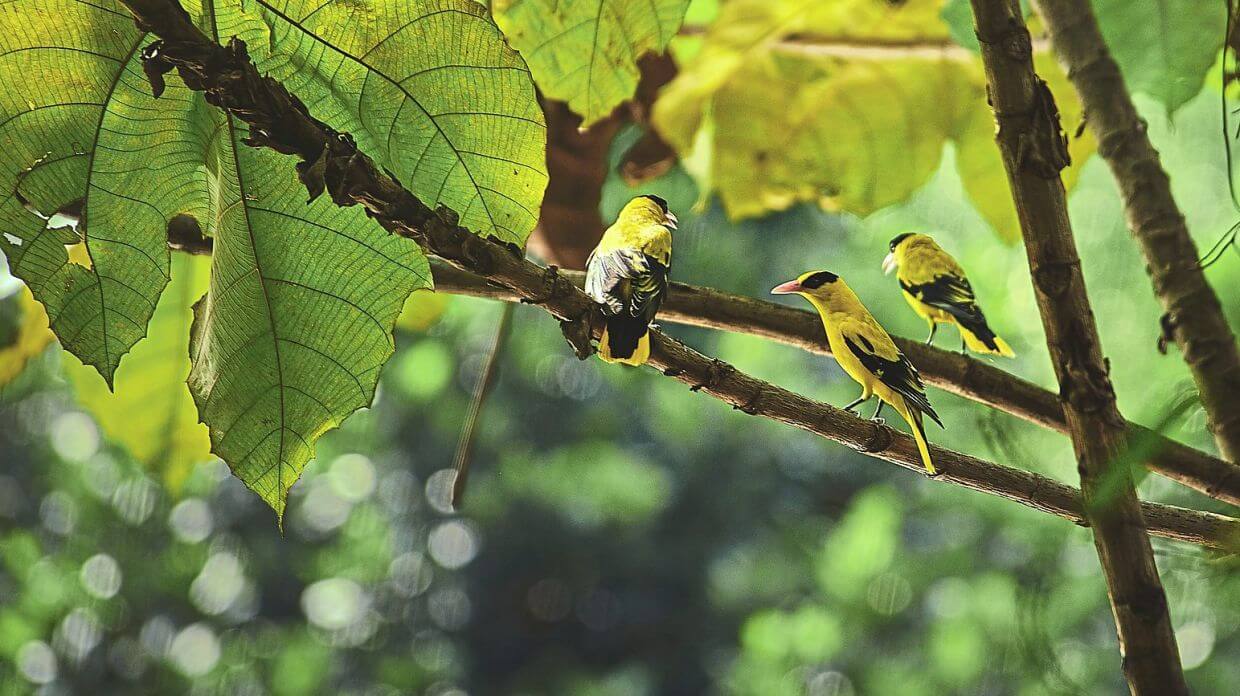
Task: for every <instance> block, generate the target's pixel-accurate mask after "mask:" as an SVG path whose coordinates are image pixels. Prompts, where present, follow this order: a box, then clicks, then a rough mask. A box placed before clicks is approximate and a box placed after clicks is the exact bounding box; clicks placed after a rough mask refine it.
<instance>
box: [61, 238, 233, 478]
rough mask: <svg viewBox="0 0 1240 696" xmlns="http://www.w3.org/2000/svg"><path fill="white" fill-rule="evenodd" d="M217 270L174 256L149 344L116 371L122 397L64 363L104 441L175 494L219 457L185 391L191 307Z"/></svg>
mask: <svg viewBox="0 0 1240 696" xmlns="http://www.w3.org/2000/svg"><path fill="white" fill-rule="evenodd" d="M210 270H211V259H210V258H208V257H206V256H188V255H185V254H173V256H172V282H171V283H169V284H168V287H167V289H166V290H165V291H164V293H163V296H162V297H160V300H159V304H158V305H157V306H156V308H155V313H154V315H152V316H151V323H150V326H149V333H148V336H147V338H146V340H145V341H142V342H141V343H139V344H138V345H137V346H135V347H134V349H133V351H132V352H131V353H130V354H129V357H128V358H127V359H126V360H125V364H123V365H121V367H120V369H119V370H117V371H116V381H115V385H114V386H115V391H109V390H108V387H107V385H106V384H105V383H104V381H103V380H102V379H101V378H100V377H99V375H98V374H97V373H96V372H95V371H94V370H93V369H91V368H89V367H87V366H86V365H83V364H82V363H81V362H79V361H78V360H76V359H75V358H72V357H67V358H66V360H65V361H64V368H63V369H64V371H65V376H66V377H67V378H68V379H69V382H70V384H72V385H73V389H74V391H75V392H76V394H77V398H78V402H79V403H80V404H81V405H82V406H83V407H85V408H86V410H87V411H89V412H90V413H91V415H93V416H94V418H95V420H96V421H97V422H98V423H99V427H100V428H101V429H102V430H103V434H104V435H105V436H106V437H107V438H108V439H109V440H111V441H112V442H114V443H116V444H118V445H121V446H123V447H124V448H125V449H127V450H128V451H129V453H130V454H131V455H133V457H134V458H135V459H137V460H138V461H139V462H141V463H142V464H143V465H145V466H146V467H147V468H148V469H150V470H151V471H152V472H154V473H156V474H158V475H159V476H160V477H161V478H162V479H163V480H164V483H165V484H166V485H167V486H168V487H169V488H171V489H173V490H176V489H177V488H178V487H179V486H180V485H181V483H182V482H183V481H184V480H185V477H186V476H187V475H188V474H189V472H190V470H191V469H192V467H193V466H194V465H195V464H197V463H199V462H202V461H205V460H206V459H208V458H209V457H210V454H211V442H210V440H209V439H208V437H207V428H206V426H204V425H202V424H201V423H199V422H198V412H197V411H196V410H195V409H194V401H193V399H192V398H190V393H189V388H188V387H187V386H186V384H185V379H186V377H188V376H189V369H190V364H189V328H190V322H191V321H192V319H193V312H192V311H191V307H192V306H193V304H194V302H195V301H197V300H198V298H199V297H201V296H202V294H203V293H204V292H206V290H207V280H208V277H209V274H210Z"/></svg>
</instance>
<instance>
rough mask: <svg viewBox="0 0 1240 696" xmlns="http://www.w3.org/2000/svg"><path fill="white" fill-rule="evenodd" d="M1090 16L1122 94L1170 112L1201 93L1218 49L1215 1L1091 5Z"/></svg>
mask: <svg viewBox="0 0 1240 696" xmlns="http://www.w3.org/2000/svg"><path fill="white" fill-rule="evenodd" d="M1092 5H1093V8H1094V13H1095V14H1096V15H1097V17H1098V25H1099V27H1100V28H1101V29H1102V36H1103V38H1104V39H1106V43H1107V47H1108V48H1109V49H1110V50H1111V56H1112V57H1113V58H1115V61H1116V62H1117V63H1119V66H1120V70H1121V71H1122V72H1123V73H1124V81H1125V83H1127V85H1128V89H1130V90H1132V91H1134V92H1143V93H1145V94H1148V95H1150V96H1151V97H1154V98H1155V99H1157V100H1159V101H1160V102H1162V103H1163V104H1165V105H1166V107H1167V111H1168V112H1171V111H1175V110H1176V109H1178V108H1180V107H1181V106H1183V105H1184V104H1185V103H1186V102H1188V100H1189V99H1192V98H1193V97H1194V96H1196V95H1197V93H1198V92H1200V91H1201V85H1202V82H1203V81H1204V80H1205V77H1206V73H1207V72H1209V70H1210V68H1211V66H1213V65H1214V62H1215V60H1217V58H1218V54H1219V51H1220V50H1222V46H1223V28H1224V26H1225V25H1226V22H1227V13H1226V5H1225V4H1224V3H1222V2H1218V0H1142V2H1132V1H1131V0H1094V2H1093V3H1092Z"/></svg>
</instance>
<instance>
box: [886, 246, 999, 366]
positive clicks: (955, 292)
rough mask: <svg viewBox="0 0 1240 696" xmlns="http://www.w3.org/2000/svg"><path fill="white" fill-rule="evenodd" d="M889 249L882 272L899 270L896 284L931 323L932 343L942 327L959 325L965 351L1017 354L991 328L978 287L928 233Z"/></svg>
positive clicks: (916, 309) (930, 340)
mask: <svg viewBox="0 0 1240 696" xmlns="http://www.w3.org/2000/svg"><path fill="white" fill-rule="evenodd" d="M890 246H891V253H890V254H887V258H885V259H883V271H884V272H886V273H891V272H892V271H893V270H895V269H897V268H898V269H899V272H898V273H896V279H897V280H899V281H900V289H901V290H902V291H903V292H904V299H905V300H908V304H909V306H910V307H912V308H913V311H914V312H917V315H918V316H920V317H921V318H922V319H925V320H926V321H927V322H929V323H930V335H929V336H928V337H927V338H926V343H927V344H929V343H931V342H933V341H934V332H935V330H936V329H938V327H939V324H955V325H956V327H957V328H958V329H960V339H961V343H962V345H961V348H960V350H962V351H963V350H964V349H965V347H966V346H967V347H968V348H969V350H971V351H973V352H975V353H991V354H994V355H1002V356H1004V357H1008V358H1011V357H1014V356H1015V355H1016V354H1015V353H1014V352H1012V348H1011V347H1010V346H1008V344H1007V342H1006V341H1004V340H1003V339H1002V338H999V337H998V336H997V335H995V332H994V331H993V330H991V328H990V326H989V325H987V324H986V316H985V315H984V314H982V308H981V307H978V306H977V299H976V298H975V297H974V296H973V286H972V285H970V284H969V279H968V278H966V277H965V275H964V269H962V268H961V267H960V264H959V263H957V262H956V259H954V258H952V256H951V254H948V253H947V252H946V251H943V248H942V247H940V246H939V245H938V244H937V243H936V242H935V241H934V240H933V239H931V238H930V236H929V235H925V234H912V233H909V234H902V235H900V236H898V237H896V238H895V239H892V240H891V245H890Z"/></svg>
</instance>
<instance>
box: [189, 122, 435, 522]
mask: <svg viewBox="0 0 1240 696" xmlns="http://www.w3.org/2000/svg"><path fill="white" fill-rule="evenodd" d="M244 137H245V133H244V132H243V131H242V130H241V129H239V128H233V129H232V136H231V141H232V142H231V152H232V153H233V154H234V155H235V156H236V160H235V163H234V162H229V161H227V160H225V161H223V162H221V172H220V173H221V178H222V179H223V180H224V181H228V182H230V184H232V185H230V186H229V187H228V189H227V190H226V191H224V192H222V199H223V202H224V206H223V207H224V209H225V210H226V211H227V213H226V214H225V215H224V216H223V218H222V220H221V227H220V229H219V231H218V232H217V234H216V237H215V245H216V248H215V258H214V264H213V266H212V269H211V289H210V291H209V292H208V293H207V295H206V297H204V298H203V299H202V300H201V301H200V302H199V303H198V304H197V305H195V307H194V328H193V331H192V334H191V338H190V357H191V359H192V361H193V366H194V367H193V370H192V371H191V372H190V376H189V385H190V391H191V392H192V393H193V396H194V401H195V402H196V403H197V405H198V412H199V415H200V416H201V418H202V420H203V422H205V423H206V424H207V425H208V426H209V427H210V429H211V445H212V450H213V451H214V452H215V453H216V454H218V455H219V456H220V457H221V458H222V459H224V461H225V462H227V463H228V465H229V466H230V467H231V468H232V470H233V473H234V474H236V475H237V477H238V478H240V479H241V480H242V481H243V482H244V483H245V484H246V485H247V486H249V487H250V488H251V489H253V490H254V491H255V492H256V493H258V494H259V495H260V496H261V497H262V498H263V500H265V501H267V503H268V504H270V505H271V507H272V508H273V509H274V510H275V511H276V514H277V515H278V516H280V517H281V518H283V514H284V507H285V501H286V499H287V496H288V489H289V488H290V487H291V486H292V485H293V483H294V482H295V481H296V480H297V478H298V477H299V476H300V475H301V472H302V469H303V468H304V467H305V464H306V462H307V461H309V460H310V458H311V457H312V456H313V455H314V443H315V441H316V440H317V439H318V438H319V437H320V436H321V435H322V434H323V433H324V432H326V431H327V430H329V429H331V428H334V427H336V426H337V425H339V424H340V422H341V421H342V420H344V418H345V416H347V415H349V414H350V413H352V412H353V411H355V410H357V409H359V408H362V407H364V406H367V405H369V404H370V402H371V400H372V398H373V397H374V391H375V383H376V382H377V380H378V378H379V370H380V368H382V367H383V365H384V363H385V362H387V359H388V357H389V356H391V355H392V352H393V350H394V343H393V340H392V327H393V324H394V323H395V322H396V316H397V315H398V314H399V313H400V310H401V307H402V306H403V305H404V302H405V298H407V297H408V296H409V293H411V292H412V291H413V290H415V289H417V288H424V287H430V285H431V279H430V267H429V265H428V264H427V261H426V257H425V256H423V255H422V254H421V252H420V251H419V250H418V248H417V246H416V245H414V243H413V242H411V241H409V240H407V239H404V238H402V237H396V236H392V235H388V234H387V233H386V232H384V231H383V230H382V229H381V228H379V227H378V226H376V225H375V224H374V223H372V222H371V221H370V220H369V219H368V218H367V217H366V215H365V213H364V211H363V210H362V209H361V208H358V207H352V208H339V207H336V206H334V205H333V204H332V203H331V201H329V200H327V198H326V197H321V198H319V199H317V200H315V201H314V202H312V203H311V204H309V205H308V206H307V205H306V202H305V200H306V192H305V189H304V188H302V187H301V185H300V183H299V182H298V181H297V178H296V176H295V175H294V174H293V172H292V170H291V168H290V167H289V166H288V165H289V163H288V160H286V159H284V158H282V157H281V156H280V155H278V154H275V153H273V152H271V151H268V150H256V149H253V148H247V147H243V146H242V145H241V140H242V139H243V138H244ZM291 242H292V243H291Z"/></svg>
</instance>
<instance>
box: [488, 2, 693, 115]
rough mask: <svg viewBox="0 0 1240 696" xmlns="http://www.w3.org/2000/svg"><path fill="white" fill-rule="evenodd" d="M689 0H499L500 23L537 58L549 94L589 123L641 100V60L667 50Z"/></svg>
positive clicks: (538, 72)
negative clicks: (635, 96)
mask: <svg viewBox="0 0 1240 696" xmlns="http://www.w3.org/2000/svg"><path fill="white" fill-rule="evenodd" d="M688 7H689V0H592V1H585V0H574V2H562V1H561V0H496V2H495V3H493V5H492V11H493V12H494V15H495V21H496V22H498V23H499V25H500V27H501V28H502V29H503V30H504V33H505V34H506V35H507V36H508V38H509V40H510V41H512V45H513V46H515V47H516V48H517V50H519V51H521V53H522V55H524V56H525V59H526V60H527V61H529V64H530V68H531V69H532V70H533V71H534V76H535V78H536V79H537V81H538V86H539V88H541V89H542V91H543V93H544V94H546V95H547V96H549V97H552V98H554V99H559V100H561V101H565V102H568V105H569V107H570V108H572V110H573V111H575V112H577V113H578V114H580V115H581V117H582V126H589V125H590V124H592V123H594V122H595V121H597V120H599V119H601V118H603V117H605V116H607V115H608V114H610V113H611V111H612V109H614V108H616V106H617V105H619V104H620V103H621V102H623V101H624V100H626V99H628V98H629V97H631V96H633V92H634V91H635V90H636V89H637V81H638V78H639V77H640V73H639V71H638V68H637V59H638V58H640V57H641V56H642V55H644V54H645V53H647V52H655V53H661V52H663V51H664V50H666V49H667V45H668V42H670V41H671V40H672V37H674V36H675V35H676V32H677V31H678V30H679V29H680V22H681V20H682V19H683V18H684V16H685V10H686V9H688Z"/></svg>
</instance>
